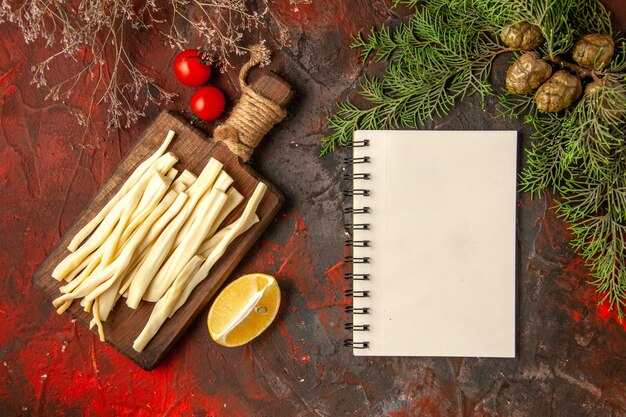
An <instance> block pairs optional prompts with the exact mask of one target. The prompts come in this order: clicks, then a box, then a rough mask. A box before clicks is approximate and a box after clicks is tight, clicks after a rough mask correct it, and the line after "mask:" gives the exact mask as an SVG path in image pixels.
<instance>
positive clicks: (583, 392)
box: [0, 0, 626, 417]
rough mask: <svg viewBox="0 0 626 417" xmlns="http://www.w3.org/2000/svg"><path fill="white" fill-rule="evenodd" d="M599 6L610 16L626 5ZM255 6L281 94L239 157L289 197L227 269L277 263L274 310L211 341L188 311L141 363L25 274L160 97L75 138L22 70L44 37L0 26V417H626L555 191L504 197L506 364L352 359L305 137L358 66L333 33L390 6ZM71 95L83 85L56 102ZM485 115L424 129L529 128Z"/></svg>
mask: <svg viewBox="0 0 626 417" xmlns="http://www.w3.org/2000/svg"><path fill="white" fill-rule="evenodd" d="M606 4H607V5H608V6H610V7H611V8H612V9H613V10H614V11H615V12H617V13H618V17H617V19H616V23H617V26H619V27H621V28H624V26H626V7H624V2H623V1H620V0H613V1H608V0H607V1H606ZM271 14H272V21H271V23H270V24H268V26H267V27H266V28H263V29H262V31H261V33H260V35H262V37H264V38H267V39H268V43H269V45H270V46H271V47H272V48H273V49H274V50H275V51H276V52H277V53H276V55H275V58H274V63H273V67H272V68H273V69H275V70H277V71H279V72H281V73H282V74H283V75H284V76H285V77H286V78H287V79H288V80H289V81H290V82H291V83H292V84H293V86H294V88H295V90H296V91H297V96H296V98H295V99H294V101H293V103H292V104H291V106H290V116H289V118H288V119H287V120H286V121H284V122H283V123H282V124H281V125H280V126H279V127H277V128H276V129H275V130H273V131H272V133H271V134H270V135H269V136H268V138H267V139H266V140H265V141H264V143H263V144H262V145H261V147H260V148H259V149H258V151H257V154H256V157H255V161H254V166H255V167H256V168H257V169H258V170H259V171H260V172H261V173H262V174H263V175H265V176H266V177H267V178H268V179H270V180H271V181H272V182H273V183H274V184H275V185H277V186H278V187H279V188H280V189H281V190H282V191H283V192H284V193H285V195H286V197H287V204H286V206H285V207H284V209H283V211H282V212H281V214H280V215H279V216H278V217H277V219H276V220H275V222H274V224H273V225H272V227H270V229H269V231H268V232H267V233H266V234H265V235H264V237H263V239H262V240H261V241H260V242H259V243H258V245H257V246H256V247H255V248H254V249H253V250H252V251H251V252H250V253H249V255H248V256H247V257H246V258H245V260H244V262H243V263H242V264H241V265H240V266H239V268H238V269H237V270H236V273H235V274H234V275H235V276H237V275H240V274H243V273H246V272H253V271H263V272H267V273H270V274H273V275H275V276H276V277H277V279H278V281H279V283H280V285H281V288H282V291H283V297H284V301H283V303H282V306H281V311H280V314H279V317H278V320H277V321H276V322H275V323H274V324H273V325H272V327H271V328H270V329H269V330H268V331H267V332H265V333H264V334H263V335H262V336H261V337H259V338H258V339H257V340H255V341H253V342H252V343H250V344H249V345H247V346H245V347H241V348H234V349H226V348H222V347H220V346H218V345H216V344H215V343H213V342H212V341H211V340H210V338H209V335H208V332H207V331H206V327H205V320H204V318H202V319H199V320H197V322H196V323H194V324H193V325H192V327H191V328H190V330H189V331H188V332H187V334H186V335H185V336H184V337H183V338H182V340H181V341H180V343H179V344H178V345H177V348H176V349H175V350H174V352H173V353H172V354H171V355H170V356H169V357H168V358H167V359H166V360H165V361H164V362H163V364H162V365H161V366H160V367H158V368H157V369H156V370H155V371H152V372H145V371H143V370H141V369H139V368H137V367H136V366H134V365H133V364H132V363H131V362H130V361H128V360H126V359H125V358H124V357H123V356H122V355H120V354H119V353H117V352H116V351H115V350H113V349H112V348H110V347H109V346H108V345H106V344H103V343H100V342H99V341H98V340H97V337H96V336H95V335H94V334H92V333H91V332H89V331H88V330H87V329H85V328H84V327H83V326H82V325H81V324H79V323H75V322H74V321H73V320H71V318H70V317H69V316H68V315H62V316H58V315H57V314H56V313H55V312H54V309H53V308H52V306H51V305H50V303H49V301H48V300H46V299H44V297H43V296H42V294H41V293H39V292H38V291H36V290H35V289H34V288H33V287H32V284H31V282H30V278H31V276H32V274H33V272H34V271H35V269H36V268H37V266H38V265H39V263H40V262H41V261H42V260H43V258H44V257H45V256H46V254H47V253H48V252H49V251H50V249H51V248H52V247H53V245H54V244H55V243H56V242H57V241H58V239H59V238H60V236H61V234H62V233H63V232H64V231H65V230H66V229H67V228H68V227H69V225H70V224H71V223H72V222H73V221H74V219H75V218H76V216H77V215H78V213H79V212H80V211H81V210H82V209H83V207H84V206H85V205H86V204H87V203H88V202H89V200H90V198H91V197H92V196H93V194H94V193H95V192H96V190H97V189H98V187H99V186H100V185H101V184H102V183H103V182H104V181H105V180H106V178H107V177H108V175H109V174H110V173H111V172H112V170H113V168H114V167H115V166H116V164H117V163H118V162H119V161H120V159H121V158H122V157H123V155H125V153H126V152H127V151H128V149H129V148H130V146H131V145H132V144H133V141H134V140H135V138H137V136H138V133H139V132H141V131H142V130H143V129H144V128H145V126H147V124H149V123H150V121H151V120H152V119H153V118H154V117H155V116H156V114H158V112H159V110H160V109H158V108H153V109H150V111H149V114H148V115H147V117H145V118H144V119H142V120H140V121H139V123H137V124H136V125H135V126H133V127H132V128H130V129H124V130H122V131H119V132H113V133H111V134H107V133H106V131H105V129H104V126H105V125H104V122H103V113H102V111H103V110H102V109H99V110H98V112H97V113H96V115H95V124H94V126H95V128H96V130H97V132H95V133H92V134H90V135H88V136H86V137H84V136H83V131H82V128H81V127H79V126H78V125H77V123H76V121H75V119H74V118H73V116H71V115H70V113H69V112H68V109H67V108H66V106H65V105H63V104H61V103H51V102H48V101H44V100H43V96H44V95H45V92H44V91H43V90H38V89H37V88H36V87H34V86H33V85H30V80H31V73H30V67H31V65H32V64H33V63H34V62H37V61H38V60H39V59H41V57H43V56H46V55H47V54H48V53H49V51H46V50H45V49H44V48H43V47H42V45H41V44H38V45H36V46H34V47H33V46H31V45H29V46H27V45H26V44H25V43H24V41H23V39H22V37H21V35H20V33H19V32H18V31H17V30H16V28H15V27H14V26H12V25H10V24H5V25H3V26H1V27H0V114H1V118H0V184H1V188H0V222H1V223H0V236H1V238H0V269H1V270H2V271H3V276H2V279H1V280H0V415H1V416H14V415H19V416H31V415H42V416H52V415H67V416H79V415H86V416H111V415H136V416H144V415H145V416H153V415H155V416H183V415H184V416H188V415H198V416H207V415H208V416H230V417H236V416H365V415H368V416H369V415H371V416H394V417H401V416H441V417H443V416H620V415H626V388H625V384H626V371H625V369H626V354H625V351H626V325H622V324H620V323H618V322H617V320H616V319H615V315H614V314H613V313H612V312H610V311H608V310H607V308H606V307H605V306H598V305H597V300H598V297H597V296H596V294H595V293H594V290H593V288H592V287H590V286H589V285H587V284H586V282H585V281H586V280H587V279H588V275H587V274H588V271H587V270H586V268H585V267H584V265H583V262H582V261H581V260H580V258H579V257H577V256H576V255H575V254H574V253H573V252H572V251H571V249H570V248H569V247H568V239H569V237H570V236H569V235H568V233H567V231H566V226H565V225H564V224H563V223H562V222H561V221H560V220H558V219H557V218H556V217H555V216H554V214H553V212H552V211H551V210H550V209H549V207H551V205H552V202H553V200H552V198H551V196H546V198H542V199H535V200H530V199H529V197H528V195H520V197H519V205H518V253H519V267H518V271H519V273H518V320H517V328H518V333H517V334H518V349H517V358H516V359H514V360H496V359H472V358H467V359H461V358H453V359H445V358H354V357H353V356H352V354H351V353H350V351H349V350H347V349H344V348H343V347H342V340H343V339H344V338H345V337H346V336H347V334H346V333H345V331H344V330H343V322H344V321H345V318H346V317H345V315H344V313H343V308H342V307H343V305H344V304H345V301H344V299H343V297H342V294H343V290H344V289H345V288H346V287H347V284H346V282H345V281H344V280H343V272H345V271H346V267H345V265H344V264H343V263H342V258H343V255H344V248H343V243H342V242H343V238H344V235H343V227H342V222H343V218H342V216H341V211H340V208H341V205H342V201H341V199H340V198H339V195H340V187H341V181H340V175H341V163H340V162H341V157H342V156H343V155H344V154H345V152H344V151H340V152H338V153H336V154H334V155H331V156H329V157H327V158H324V159H319V158H318V157H317V155H318V152H319V147H318V146H319V138H320V137H321V136H322V133H323V129H324V128H325V121H326V118H327V117H328V116H329V115H330V114H331V112H332V111H333V110H334V103H335V102H336V101H338V100H341V99H345V98H346V97H348V96H351V95H352V94H353V92H354V89H355V85H356V81H357V79H358V77H359V76H360V75H361V73H362V71H363V67H362V66H361V65H360V64H359V62H358V56H357V52H356V51H353V50H350V49H349V48H348V47H347V45H348V44H349V42H350V38H351V36H352V35H353V34H354V33H356V32H357V31H359V30H368V28H369V27H370V26H372V25H375V24H379V23H381V22H383V21H390V22H393V21H394V20H395V19H396V17H395V16H394V15H393V14H392V13H390V12H389V10H388V6H387V4H386V3H385V2H384V1H366V0H352V1H349V0H345V1H342V0H332V1H324V2H321V1H313V2H311V4H300V5H294V4H292V3H291V2H290V1H289V0H279V1H275V2H273V3H272V9H271ZM133 46H134V47H135V50H134V51H132V52H133V53H135V54H136V55H137V56H138V57H139V59H140V61H141V62H142V63H143V65H145V70H146V71H147V72H149V73H150V74H151V75H153V76H155V77H156V78H157V81H158V82H159V83H160V84H161V85H163V86H164V87H165V88H167V89H169V90H170V91H175V92H177V93H178V94H179V97H178V98H177V99H176V100H175V101H174V102H173V103H172V104H171V105H169V106H168V107H169V108H171V109H175V110H179V111H185V109H186V102H187V100H188V99H189V97H190V96H191V94H192V93H193V91H192V90H191V89H187V88H184V87H182V86H180V85H179V84H178V83H177V82H176V80H175V78H174V77H173V75H172V74H171V73H170V70H169V68H170V66H171V63H172V61H173V58H174V56H175V51H174V50H172V49H170V48H169V47H168V46H166V45H165V44H162V43H160V42H159V41H158V40H157V39H153V38H152V37H150V36H147V35H146V36H140V37H138V38H137V39H135V40H134V43H133ZM242 59H243V58H242ZM241 62H242V61H238V64H240V63H241ZM65 65H67V67H65ZM72 65H73V64H72V63H70V62H67V63H65V64H63V65H61V66H59V67H55V69H54V70H53V75H55V74H56V75H57V76H62V75H63V74H65V73H66V72H67V71H68V69H71V68H74V67H72ZM502 65H503V63H500V65H499V66H496V72H497V70H498V68H500V73H501V72H503V71H502ZM496 78H497V77H496ZM235 80H236V72H235V71H234V70H232V71H229V72H228V73H227V74H225V75H222V76H220V77H219V78H218V79H217V80H216V82H217V83H218V85H220V86H221V87H222V88H223V89H224V90H225V91H226V92H227V94H228V95H229V96H230V97H231V99H233V98H234V97H236V88H235ZM498 81H500V82H501V79H500V80H498V79H496V82H498ZM85 91H86V90H85ZM85 100H86V97H84V96H83V95H81V94H80V93H79V94H77V96H76V97H75V98H74V99H73V101H72V103H70V104H71V105H72V106H80V105H81V104H84V101H85ZM494 115H495V111H494V103H489V105H488V107H487V109H486V111H484V112H483V111H482V109H481V107H480V103H479V102H478V101H477V100H474V99H469V100H467V101H466V102H464V103H463V104H462V105H461V106H459V108H457V109H456V110H455V112H454V114H453V115H451V117H449V118H447V119H445V120H440V121H438V122H437V123H434V124H433V125H432V126H430V127H431V128H435V127H442V128H443V127H445V128H472V129H481V128H488V129H493V128H517V129H520V128H521V137H522V138H523V139H525V142H526V143H527V139H526V138H527V133H528V132H527V130H526V129H525V128H522V127H521V126H520V125H519V124H518V123H517V122H508V121H506V120H502V119H496V118H495V116H494ZM204 128H205V129H206V130H207V131H210V129H211V126H205V127H204ZM485 262H489V259H485ZM203 316H205V315H204V314H203ZM410 331H411V329H410V328H408V329H407V332H410Z"/></svg>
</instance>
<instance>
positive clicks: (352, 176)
mask: <svg viewBox="0 0 626 417" xmlns="http://www.w3.org/2000/svg"><path fill="white" fill-rule="evenodd" d="M365 146H369V140H368V139H365V140H359V141H353V142H352V145H351V147H352V148H358V147H365ZM343 162H344V164H346V165H353V171H352V172H349V173H346V174H344V175H343V179H344V180H345V181H350V184H351V185H352V181H355V180H358V181H369V180H370V173H369V172H363V170H359V172H354V165H356V164H367V163H369V162H370V157H369V156H363V157H348V158H344V160H343ZM342 194H343V196H344V197H355V196H358V197H369V196H370V190H369V189H368V188H367V187H365V188H347V189H345V190H343V192H342ZM343 213H344V214H348V215H351V217H352V218H353V223H346V224H345V227H346V229H348V230H349V231H350V234H352V231H354V230H369V229H370V224H369V223H366V222H361V221H357V220H356V218H357V217H359V219H360V216H361V215H364V214H369V213H370V208H369V207H367V206H362V207H354V206H350V207H345V208H344V209H343ZM346 246H347V247H356V248H364V247H370V241H369V240H366V239H359V240H354V239H352V237H350V238H348V239H346ZM344 262H345V263H348V264H369V263H370V258H369V257H367V256H346V257H344ZM344 278H345V279H346V280H350V281H369V279H370V275H369V274H366V273H354V270H353V271H351V272H346V273H345V274H344ZM344 295H345V297H347V298H350V299H355V298H367V297H369V296H370V292H369V291H362V290H354V289H353V288H350V289H347V290H345V291H344ZM345 312H346V314H349V315H367V314H369V313H370V309H369V308H367V307H355V306H354V305H347V306H346V307H345ZM344 328H345V329H346V330H348V331H352V332H356V331H358V332H363V331H369V324H354V323H353V322H351V321H350V322H347V323H345V325H344ZM343 345H344V346H346V347H349V348H352V349H367V348H368V347H369V342H366V341H358V342H357V341H355V340H354V339H346V340H344V342H343Z"/></svg>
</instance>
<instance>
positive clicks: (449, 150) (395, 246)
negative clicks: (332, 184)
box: [344, 131, 517, 358]
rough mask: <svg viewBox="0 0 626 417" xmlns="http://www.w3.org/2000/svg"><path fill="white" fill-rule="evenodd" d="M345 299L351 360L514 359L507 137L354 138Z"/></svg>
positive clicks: (512, 203) (402, 134)
mask: <svg viewBox="0 0 626 417" xmlns="http://www.w3.org/2000/svg"><path fill="white" fill-rule="evenodd" d="M352 152H353V155H352V157H349V158H346V161H345V162H346V163H347V164H350V165H352V170H350V169H347V170H346V171H347V172H349V173H348V174H347V179H348V180H351V182H352V188H351V189H349V190H346V191H345V194H346V196H349V197H350V196H351V197H352V206H351V207H346V208H345V210H344V211H345V212H346V213H347V214H348V215H349V217H351V219H352V220H351V221H352V222H351V223H350V224H349V225H348V228H349V229H350V230H351V238H350V239H349V240H348V241H347V244H348V245H350V246H352V247H353V251H352V256H351V257H347V261H348V262H351V263H352V264H353V268H352V272H350V273H348V276H347V278H350V279H351V280H352V286H351V289H349V290H346V295H347V296H348V297H351V298H352V303H351V304H350V305H349V306H348V307H346V312H347V313H348V314H349V315H350V316H351V322H349V323H347V325H346V328H347V329H348V330H349V331H351V333H352V335H351V339H347V340H346V342H345V344H346V346H348V347H351V348H352V349H353V352H354V354H355V355H359V356H445V357H453V356H459V357H505V358H510V357H515V215H516V175H517V174H516V169H517V133H516V132H515V131H357V132H355V134H354V143H353V151H352Z"/></svg>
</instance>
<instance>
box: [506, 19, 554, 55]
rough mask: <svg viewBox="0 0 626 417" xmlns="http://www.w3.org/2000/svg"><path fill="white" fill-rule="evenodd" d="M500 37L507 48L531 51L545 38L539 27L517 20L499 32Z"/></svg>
mask: <svg viewBox="0 0 626 417" xmlns="http://www.w3.org/2000/svg"><path fill="white" fill-rule="evenodd" d="M500 39H501V40H502V42H503V43H504V44H505V45H506V46H508V47H509V48H515V49H523V50H525V51H532V50H533V49H536V48H537V47H538V46H539V45H541V44H542V43H543V41H544V40H545V39H544V38H543V35H542V34H541V29H539V27H537V26H535V25H531V24H530V23H528V22H518V23H515V24H512V25H509V26H507V27H505V28H504V30H502V32H501V33H500Z"/></svg>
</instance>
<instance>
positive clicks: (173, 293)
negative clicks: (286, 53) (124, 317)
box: [133, 256, 204, 352]
mask: <svg viewBox="0 0 626 417" xmlns="http://www.w3.org/2000/svg"><path fill="white" fill-rule="evenodd" d="M203 261H204V258H202V257H200V256H194V257H193V258H192V259H191V260H190V261H189V262H188V263H187V265H185V267H184V268H183V269H182V271H180V273H179V274H178V276H177V277H175V278H176V279H175V280H174V282H173V284H172V286H171V287H170V288H169V289H168V290H167V292H166V293H165V295H164V296H163V297H162V298H161V299H160V300H159V301H158V302H157V303H156V304H155V305H154V308H153V309H152V313H151V314H150V318H149V319H148V322H147V323H146V325H145V327H144V328H143V330H142V331H141V333H140V334H139V336H137V339H135V342H134V343H133V349H135V350H136V351H137V352H141V351H143V349H144V348H145V347H146V345H147V344H148V343H149V342H150V340H152V338H153V337H154V335H155V334H156V333H157V332H158V331H159V329H160V328H161V326H162V325H163V323H164V322H165V320H167V317H168V316H169V315H170V313H171V311H172V308H173V307H174V306H175V305H176V301H177V300H178V298H179V297H180V295H181V293H182V290H183V288H185V286H186V285H187V282H188V281H189V279H190V277H191V276H192V275H193V274H194V273H195V272H196V271H197V270H198V268H199V267H200V265H201V264H202V262H203Z"/></svg>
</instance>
